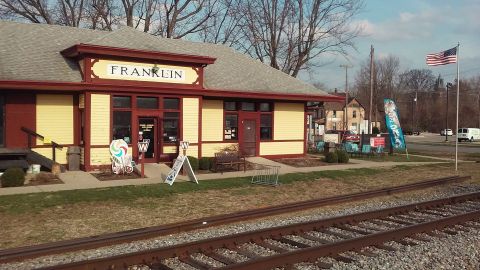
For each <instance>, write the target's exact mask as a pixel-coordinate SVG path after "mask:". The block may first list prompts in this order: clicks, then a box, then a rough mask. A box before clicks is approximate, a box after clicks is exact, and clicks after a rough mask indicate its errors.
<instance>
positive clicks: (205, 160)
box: [198, 157, 212, 170]
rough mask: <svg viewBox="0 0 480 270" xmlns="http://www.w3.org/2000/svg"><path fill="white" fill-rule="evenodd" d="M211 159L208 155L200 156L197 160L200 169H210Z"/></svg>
mask: <svg viewBox="0 0 480 270" xmlns="http://www.w3.org/2000/svg"><path fill="white" fill-rule="evenodd" d="M211 163H212V159H211V158H209V157H202V158H200V159H199V160H198V167H199V168H200V170H210V167H211V166H212V165H211Z"/></svg>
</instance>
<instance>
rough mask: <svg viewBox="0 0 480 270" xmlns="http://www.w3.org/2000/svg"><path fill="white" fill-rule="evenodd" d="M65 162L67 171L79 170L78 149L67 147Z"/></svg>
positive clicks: (77, 147)
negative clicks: (66, 162)
mask: <svg viewBox="0 0 480 270" xmlns="http://www.w3.org/2000/svg"><path fill="white" fill-rule="evenodd" d="M67 161H68V170H69V171H79V170H80V147H79V146H69V147H68V150H67Z"/></svg>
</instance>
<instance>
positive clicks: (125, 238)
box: [0, 176, 471, 263]
mask: <svg viewBox="0 0 480 270" xmlns="http://www.w3.org/2000/svg"><path fill="white" fill-rule="evenodd" d="M470 178H471V177H470V176H450V177H443V178H438V179H432V180H426V181H421V182H415V183H411V184H406V185H400V186H395V187H390V188H382V189H376V190H370V191H366V192H358V193H353V194H347V195H340V196H334V197H327V198H321V199H314V200H308V201H302V202H297V203H291V204H285V205H280V206H273V207H265V208H259V209H254V210H247V211H241V212H236V213H232V214H224V215H217V216H212V217H207V218H200V219H194V220H189V221H185V222H179V223H173V224H167V225H160V226H153V227H147V228H141V229H134V230H128V231H122V232H116V233H110V234H103V235H96V236H91V237H84V238H77V239H72V240H64V241H58V242H52V243H46V244H40V245H35V246H25V247H19V248H11V249H5V250H0V263H7V262H13V261H21V260H26V259H29V258H36V257H40V256H46V255H52V254H58V253H66V252H71V251H76V250H82V249H93V248H99V247H105V246H110V245H114V244H120V243H126V242H131V241H136V240H144V239H148V238H153V237H158V236H164V235H169V234H173V233H179V232H186V231H192V230H197V229H203V228H207V227H211V226H218V225H223V224H229V223H233V222H239V221H246V220H251V219H255V218H261V217H266V216H272V215H279V214H285V213H292V212H294V211H302V210H307V209H311V208H315V207H321V206H326V205H334V204H339V203H345V202H351V201H357V200H364V199H369V198H374V197H380V196H385V195H391V194H395V193H400V192H407V191H412V190H420V189H424V188H429V187H434V186H439V185H444V184H450V183H454V182H460V181H464V180H467V179H470Z"/></svg>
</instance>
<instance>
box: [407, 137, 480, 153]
mask: <svg viewBox="0 0 480 270" xmlns="http://www.w3.org/2000/svg"><path fill="white" fill-rule="evenodd" d="M405 138H406V141H407V147H408V149H409V150H410V151H420V152H423V151H428V152H454V151H455V139H456V138H455V136H448V140H449V141H448V142H445V136H440V135H438V134H433V133H422V134H421V135H420V136H406V137H405ZM458 152H459V153H480V142H473V143H470V142H461V143H458Z"/></svg>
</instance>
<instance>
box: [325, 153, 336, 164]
mask: <svg viewBox="0 0 480 270" xmlns="http://www.w3.org/2000/svg"><path fill="white" fill-rule="evenodd" d="M325 161H326V162H328V163H338V156H337V153H335V152H328V153H327V154H325Z"/></svg>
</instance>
